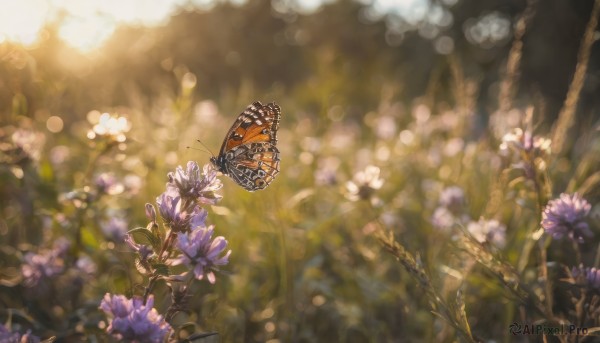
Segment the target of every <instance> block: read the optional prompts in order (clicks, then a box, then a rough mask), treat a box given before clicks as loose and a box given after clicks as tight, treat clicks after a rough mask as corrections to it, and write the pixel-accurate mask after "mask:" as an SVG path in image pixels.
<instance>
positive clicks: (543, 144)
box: [500, 128, 552, 156]
mask: <svg viewBox="0 0 600 343" xmlns="http://www.w3.org/2000/svg"><path fill="white" fill-rule="evenodd" d="M551 144H552V141H551V140H550V139H548V138H544V137H539V136H535V137H534V136H533V134H532V133H531V131H529V130H526V131H523V130H522V129H520V128H515V129H513V130H512V131H511V132H509V133H507V134H505V135H504V137H502V143H501V144H500V154H501V155H504V156H508V155H510V153H511V152H512V153H515V154H520V153H521V152H526V153H530V152H533V153H536V154H538V155H543V154H549V153H550V146H551Z"/></svg>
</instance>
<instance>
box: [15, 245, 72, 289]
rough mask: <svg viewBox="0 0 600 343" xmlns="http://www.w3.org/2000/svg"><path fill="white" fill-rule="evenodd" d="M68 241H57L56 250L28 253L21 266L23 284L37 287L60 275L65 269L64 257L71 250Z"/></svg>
mask: <svg viewBox="0 0 600 343" xmlns="http://www.w3.org/2000/svg"><path fill="white" fill-rule="evenodd" d="M69 246H70V245H69V244H68V241H67V242H66V243H65V240H57V241H56V242H55V244H54V249H52V250H46V251H42V252H41V253H39V254H36V253H33V252H28V253H27V254H25V256H24V257H23V262H24V264H23V265H22V266H21V274H22V275H23V284H24V285H25V286H26V287H30V288H31V287H36V286H37V285H39V284H40V282H42V281H44V280H45V279H47V278H51V277H53V276H55V275H57V274H60V273H62V272H63V271H64V269H65V264H64V259H63V258H64V256H65V254H66V252H67V250H68V248H69Z"/></svg>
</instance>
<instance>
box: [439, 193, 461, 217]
mask: <svg viewBox="0 0 600 343" xmlns="http://www.w3.org/2000/svg"><path fill="white" fill-rule="evenodd" d="M464 204H465V192H464V191H463V190H462V188H460V187H457V186H451V187H447V188H444V190H442V193H441V194H440V206H443V207H445V208H447V209H448V210H450V212H452V213H454V214H458V213H460V212H461V210H462V208H463V205H464Z"/></svg>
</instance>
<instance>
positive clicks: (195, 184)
mask: <svg viewBox="0 0 600 343" xmlns="http://www.w3.org/2000/svg"><path fill="white" fill-rule="evenodd" d="M167 176H168V177H169V182H168V183H167V188H169V187H174V188H176V189H177V191H178V193H179V194H180V195H181V196H182V197H183V198H191V199H195V200H196V201H197V202H198V203H200V204H211V205H214V204H216V203H217V201H219V200H220V199H221V196H220V195H218V194H216V193H215V192H216V191H218V190H219V189H221V187H223V184H222V183H221V180H219V179H218V178H217V171H216V170H215V169H214V168H213V167H212V166H211V165H210V164H206V165H205V166H204V168H203V170H202V172H200V167H199V166H198V164H197V163H196V162H194V161H189V162H188V163H187V168H186V170H183V168H182V167H181V166H178V167H177V169H176V170H175V172H174V173H173V172H170V173H169V174H167Z"/></svg>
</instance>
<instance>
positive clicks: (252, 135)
mask: <svg viewBox="0 0 600 343" xmlns="http://www.w3.org/2000/svg"><path fill="white" fill-rule="evenodd" d="M280 119H281V108H280V107H279V106H278V105H276V104H275V103H269V104H267V105H263V104H261V103H260V102H258V101H257V102H255V103H253V104H251V105H250V106H248V107H247V108H246V110H244V112H242V113H241V114H240V115H239V116H238V118H237V119H236V121H235V122H234V123H233V125H232V126H231V128H230V129H229V131H228V132H227V135H226V136H225V139H224V140H223V144H222V145H221V150H220V151H219V155H217V156H214V157H212V158H211V159H210V160H211V162H212V163H213V164H214V165H215V166H216V168H217V170H219V171H220V172H222V173H223V174H225V175H227V176H229V177H230V178H231V179H232V180H233V181H235V182H236V183H237V184H239V185H240V186H242V187H243V188H244V189H246V190H248V191H250V192H253V191H256V190H259V189H264V188H266V187H267V186H268V185H269V184H270V183H271V182H272V181H273V180H274V178H275V176H276V175H277V174H278V173H279V161H280V159H279V150H278V149H277V146H276V145H277V130H278V129H279V120H280Z"/></svg>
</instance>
